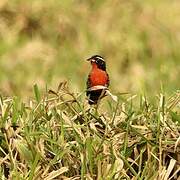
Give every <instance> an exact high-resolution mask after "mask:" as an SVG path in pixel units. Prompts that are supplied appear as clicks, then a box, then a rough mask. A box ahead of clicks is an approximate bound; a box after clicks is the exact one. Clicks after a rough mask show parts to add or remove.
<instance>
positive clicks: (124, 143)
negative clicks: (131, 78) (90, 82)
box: [0, 83, 180, 180]
mask: <svg viewBox="0 0 180 180" xmlns="http://www.w3.org/2000/svg"><path fill="white" fill-rule="evenodd" d="M179 93H180V92H179V91H177V92H174V94H173V95H172V96H171V97H167V96H165V95H164V94H162V93H161V94H159V95H158V96H157V100H156V103H155V104H154V105H152V104H150V103H149V102H148V100H147V99H148V98H147V97H144V96H140V97H137V96H136V97H135V96H131V95H128V96H129V97H123V96H124V95H123V96H121V97H120V96H119V98H118V102H112V100H111V99H108V98H104V99H103V100H102V102H101V103H100V107H99V108H98V110H96V109H95V108H93V107H91V108H90V107H89V106H88V105H87V102H86V100H85V99H84V96H83V93H81V94H74V93H72V92H71V90H70V89H69V88H68V86H67V84H66V83H61V84H60V86H59V87H58V90H57V91H53V90H49V91H47V92H45V93H44V94H43V93H42V92H40V91H39V88H38V86H37V85H35V86H34V94H35V98H33V99H32V100H31V101H30V102H29V103H23V102H22V100H21V99H20V98H18V97H13V98H5V97H2V96H1V100H0V112H1V115H0V118H1V121H0V122H1V124H0V126H1V133H0V143H1V146H0V154H1V159H0V163H1V169H0V176H1V179H4V178H5V177H6V178H7V177H9V179H18V180H19V179H47V180H50V179H68V178H69V179H99V180H100V179H109V180H110V179H148V180H149V179H153V180H154V179H177V177H178V176H179V173H180V165H179V155H180V154H179V153H180V149H179V147H180V146H179V143H180V139H179V125H180V114H179V105H180V104H179V103H180V94H179ZM122 97H123V98H122ZM136 98H140V100H139V105H138V106H137V103H135V104H134V101H135V99H136ZM107 102H108V103H107ZM105 103H107V106H106V107H103V105H104V104H105ZM108 104H110V105H111V106H110V105H108ZM103 108H106V109H107V108H110V109H111V111H105V110H104V109H103ZM101 111H102V112H101Z"/></svg>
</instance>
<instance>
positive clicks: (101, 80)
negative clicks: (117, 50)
mask: <svg viewBox="0 0 180 180" xmlns="http://www.w3.org/2000/svg"><path fill="white" fill-rule="evenodd" d="M87 61H90V63H91V66H92V69H91V71H90V73H89V75H88V79H87V90H86V95H87V97H88V103H89V104H90V105H96V104H98V102H99V100H100V99H102V98H103V97H104V96H106V92H105V90H106V89H108V87H109V84H110V80H109V75H108V73H107V71H106V61H105V59H104V58H103V57H102V56H100V55H93V56H91V57H90V58H88V59H87Z"/></svg>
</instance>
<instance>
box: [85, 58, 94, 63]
mask: <svg viewBox="0 0 180 180" xmlns="http://www.w3.org/2000/svg"><path fill="white" fill-rule="evenodd" d="M87 61H91V62H95V60H94V59H92V58H88V59H87Z"/></svg>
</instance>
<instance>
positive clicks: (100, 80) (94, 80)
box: [89, 69, 109, 87]
mask: <svg viewBox="0 0 180 180" xmlns="http://www.w3.org/2000/svg"><path fill="white" fill-rule="evenodd" d="M89 78H90V84H91V87H92V86H97V85H102V86H108V81H109V80H108V74H107V73H106V72H105V71H103V70H100V69H96V70H93V71H91V73H90V77H89Z"/></svg>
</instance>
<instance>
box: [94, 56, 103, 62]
mask: <svg viewBox="0 0 180 180" xmlns="http://www.w3.org/2000/svg"><path fill="white" fill-rule="evenodd" d="M96 58H98V59H100V60H102V61H105V60H104V59H103V58H102V57H99V56H98V57H96Z"/></svg>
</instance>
